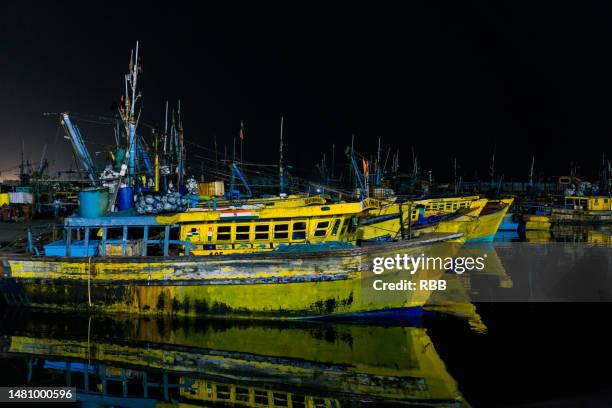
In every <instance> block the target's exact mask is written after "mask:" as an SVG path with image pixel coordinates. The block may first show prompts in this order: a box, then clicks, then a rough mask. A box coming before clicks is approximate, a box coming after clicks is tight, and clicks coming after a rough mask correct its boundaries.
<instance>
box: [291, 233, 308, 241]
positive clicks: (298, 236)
mask: <svg viewBox="0 0 612 408" xmlns="http://www.w3.org/2000/svg"><path fill="white" fill-rule="evenodd" d="M291 239H292V240H294V241H296V240H302V239H306V231H293V234H291Z"/></svg>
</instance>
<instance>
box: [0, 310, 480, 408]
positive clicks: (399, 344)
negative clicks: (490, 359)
mask: <svg viewBox="0 0 612 408" xmlns="http://www.w3.org/2000/svg"><path fill="white" fill-rule="evenodd" d="M23 317H24V316H19V315H17V316H14V317H13V318H10V319H9V318H6V319H4V320H3V322H4V323H5V324H4V325H3V327H2V328H1V329H0V341H2V343H1V344H3V345H4V346H3V347H2V349H0V354H1V355H2V357H3V358H6V359H11V361H12V362H13V364H15V366H16V367H20V368H22V370H18V371H19V372H20V373H22V375H23V378H18V380H19V381H23V382H28V381H32V382H34V383H36V384H44V383H45V382H47V381H48V380H49V378H54V379H56V380H55V381H57V380H58V379H59V380H60V381H64V380H65V381H66V382H65V383H61V385H63V386H70V387H77V392H76V395H77V400H78V401H79V402H89V403H96V404H97V405H105V406H106V405H114V406H158V407H161V406H171V405H170V404H171V402H172V403H173V405H172V406H177V404H178V405H180V406H202V405H206V406H210V405H213V404H214V405H215V406H217V405H224V406H225V405H231V406H236V407H264V406H265V407H305V408H306V407H307V408H315V407H340V406H353V405H355V404H357V405H359V404H362V403H363V402H364V401H369V402H370V403H376V402H378V403H383V404H391V405H398V404H400V405H404V404H407V405H418V406H432V407H449V406H452V407H469V404H468V403H467V402H466V401H465V399H464V397H463V395H462V394H461V392H460V390H459V388H458V384H457V382H456V381H455V380H454V378H453V377H452V376H451V375H450V374H449V372H448V370H447V369H446V366H445V364H444V362H443V361H442V360H441V358H440V356H439V354H438V353H437V351H436V348H435V345H434V344H433V343H432V340H431V338H430V337H429V335H428V334H427V331H426V330H425V329H423V328H420V327H405V326H393V327H385V326H365V325H346V324H334V325H330V324H307V323H299V322H291V323H289V322H284V323H283V324H282V325H279V324H275V323H274V322H236V321H233V322H232V321H221V320H213V321H206V322H199V324H195V322H193V321H190V320H188V319H178V320H177V319H175V320H164V319H142V318H141V319H130V318H126V317H121V316H116V317H113V318H108V317H105V318H100V317H96V316H90V317H83V318H80V317H74V316H65V315H57V314H42V315H40V314H35V315H34V314H32V315H31V316H27V318H25V319H24V318H23ZM26 323H27V324H26ZM109 331H110V333H112V334H110V335H109ZM164 401H165V404H166V405H162V403H164ZM156 404H157V405H156Z"/></svg>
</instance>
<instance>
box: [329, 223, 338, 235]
mask: <svg viewBox="0 0 612 408" xmlns="http://www.w3.org/2000/svg"><path fill="white" fill-rule="evenodd" d="M339 229H340V219H336V221H334V227H333V228H332V233H331V234H332V235H337V234H338V230H339Z"/></svg>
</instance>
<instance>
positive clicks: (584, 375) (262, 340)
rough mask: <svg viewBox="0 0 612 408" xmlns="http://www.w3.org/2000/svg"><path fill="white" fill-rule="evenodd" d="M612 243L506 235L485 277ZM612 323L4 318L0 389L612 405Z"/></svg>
mask: <svg viewBox="0 0 612 408" xmlns="http://www.w3.org/2000/svg"><path fill="white" fill-rule="evenodd" d="M611 237H612V229H606V228H591V229H584V228H566V229H563V230H557V231H554V232H553V233H552V234H550V233H548V235H547V236H546V235H545V234H537V238H536V237H535V236H530V235H529V234H528V235H527V236H524V237H508V236H505V237H502V236H500V237H498V238H499V242H497V243H495V244H493V246H492V247H493V250H494V251H497V252H498V253H500V257H499V258H498V259H497V258H496V260H495V261H494V262H492V263H491V265H492V266H491V270H492V271H493V272H492V273H489V275H488V276H485V277H479V278H482V279H487V282H489V281H494V282H496V284H497V285H498V286H499V287H500V288H501V289H506V290H512V289H513V288H514V287H517V286H521V285H522V286H524V284H523V280H522V279H523V276H522V275H521V274H520V273H517V272H516V271H515V270H513V269H512V268H509V267H505V264H504V262H505V259H506V258H504V256H503V254H504V250H505V251H507V248H508V242H513V241H520V240H526V241H527V242H530V248H531V249H533V250H548V249H549V248H550V247H552V245H551V243H555V242H568V243H578V245H580V246H579V247H588V246H590V245H591V244H593V245H594V246H596V247H597V249H598V250H599V251H601V250H602V248H603V250H604V251H610V250H612V247H608V245H611V244H610V242H611V241H610V240H611ZM574 245H576V244H574ZM572 251H574V250H572ZM571 253H573V252H571ZM581 256H583V255H581ZM519 272H520V271H519ZM589 272H590V271H587V270H585V271H583V273H584V274H585V279H588V275H587V274H588V273H589ZM456 283H457V286H456V287H455V291H456V293H461V294H462V295H465V294H467V295H470V294H476V292H477V291H478V290H479V289H478V279H475V278H474V279H472V281H471V282H467V283H466V279H465V278H463V279H462V280H458V281H457V282H456ZM461 288H463V289H465V290H464V291H462V290H463V289H461ZM434 303H435V302H434ZM610 312H612V303H608V302H607V301H603V302H589V303H584V302H564V303H544V302H540V303H527V302H481V303H476V304H474V303H471V302H469V297H467V298H461V299H460V301H458V302H456V303H445V302H438V303H435V304H432V305H431V306H430V307H427V308H426V309H425V311H424V313H423V316H422V317H421V318H420V319H414V321H411V322H410V324H407V323H403V324H394V325H388V324H387V325H376V324H370V325H363V324H332V323H300V322H294V323H281V322H253V321H240V320H221V319H213V320H187V319H181V320H178V319H161V318H133V317H121V316H116V317H109V316H100V315H97V316H94V315H92V316H76V315H65V314H51V313H40V312H36V313H35V312H31V311H25V310H1V311H0V319H1V320H0V383H1V384H2V385H25V384H29V385H32V386H66V385H69V386H73V387H76V388H77V390H78V396H79V401H80V404H81V405H82V406H126V407H136V406H151V407H153V406H172V404H179V403H180V404H186V405H193V406H228V404H229V405H232V406H253V407H255V406H266V407H272V406H278V407H289V406H291V407H326V408H327V407H330V408H331V407H340V406H359V405H365V404H368V405H383V404H386V405H392V406H393V405H398V404H405V405H416V406H440V407H451V406H452V407H455V406H457V407H460V406H475V407H493V406H531V405H529V404H530V403H533V402H539V403H545V404H547V405H542V406H560V405H561V404H562V403H566V404H569V405H568V406H574V404H577V403H579V402H580V403H582V404H583V405H584V406H593V405H597V404H599V406H607V404H608V402H610V404H612V385H611V384H610V381H609V376H607V375H601V374H599V373H600V372H601V370H602V369H604V370H605V369H607V367H609V366H610V365H612V348H611V347H610V346H609V344H610V337H609V335H608V334H607V333H608V330H607V322H608V321H609V315H610ZM538 406H540V405H538Z"/></svg>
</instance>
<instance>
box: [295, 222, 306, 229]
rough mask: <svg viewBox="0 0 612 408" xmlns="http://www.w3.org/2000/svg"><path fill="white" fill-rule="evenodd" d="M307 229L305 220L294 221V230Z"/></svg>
mask: <svg viewBox="0 0 612 408" xmlns="http://www.w3.org/2000/svg"><path fill="white" fill-rule="evenodd" d="M305 229H306V223H305V222H301V221H300V222H294V223H293V230H294V231H302V230H305Z"/></svg>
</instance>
